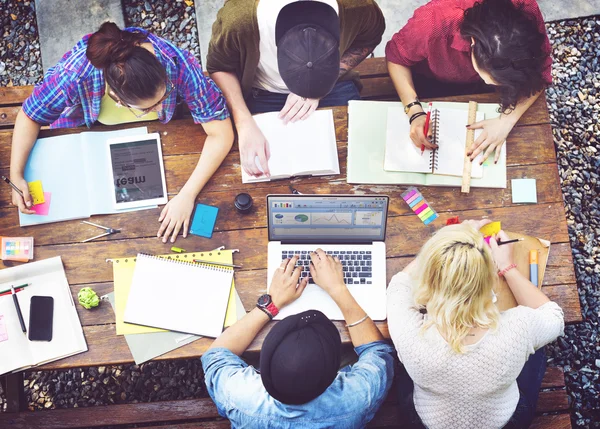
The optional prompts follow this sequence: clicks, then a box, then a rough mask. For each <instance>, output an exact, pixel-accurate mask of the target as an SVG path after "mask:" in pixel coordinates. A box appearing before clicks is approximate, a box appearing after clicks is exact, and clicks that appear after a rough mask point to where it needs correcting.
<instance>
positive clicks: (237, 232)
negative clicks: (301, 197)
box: [0, 94, 581, 411]
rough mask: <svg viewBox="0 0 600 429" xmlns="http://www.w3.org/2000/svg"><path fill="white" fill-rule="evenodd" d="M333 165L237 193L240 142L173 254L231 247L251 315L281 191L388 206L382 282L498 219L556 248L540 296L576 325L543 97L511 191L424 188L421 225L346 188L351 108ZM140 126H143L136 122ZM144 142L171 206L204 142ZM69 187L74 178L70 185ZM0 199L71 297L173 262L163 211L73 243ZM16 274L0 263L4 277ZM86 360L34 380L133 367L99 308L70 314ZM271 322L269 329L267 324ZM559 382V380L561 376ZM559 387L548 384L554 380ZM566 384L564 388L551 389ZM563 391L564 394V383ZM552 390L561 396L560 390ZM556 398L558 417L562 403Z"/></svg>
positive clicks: (154, 128)
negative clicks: (120, 274) (56, 262)
mask: <svg viewBox="0 0 600 429" xmlns="http://www.w3.org/2000/svg"><path fill="white" fill-rule="evenodd" d="M437 100H442V101H468V100H474V101H477V102H480V103H485V102H495V101H496V100H497V98H496V96H495V95H494V94H481V95H472V96H459V97H452V98H451V99H450V98H448V99H444V98H438V99H437ZM333 113H334V119H335V128H336V136H337V142H338V155H339V160H340V169H341V174H340V175H336V176H326V177H310V178H297V179H293V180H282V181H275V182H271V183H269V182H267V183H255V184H242V181H241V174H240V157H239V152H238V147H237V143H236V144H235V145H234V147H233V149H232V151H231V152H230V153H229V154H228V155H227V157H226V159H225V161H224V162H223V165H222V166H221V167H220V168H219V170H218V171H217V173H216V174H215V175H214V177H213V178H212V179H211V180H210V181H209V183H208V184H207V186H206V187H205V189H204V190H203V191H202V192H201V194H200V195H199V198H198V201H199V202H202V203H204V204H210V205H215V206H218V207H219V216H218V219H217V223H216V227H215V233H214V234H213V237H212V239H206V238H201V237H196V236H193V235H190V236H188V238H186V239H183V238H182V237H181V236H179V238H178V239H177V241H176V243H175V244H174V245H175V246H178V247H181V248H183V249H186V251H206V250H211V249H215V248H217V247H219V246H225V247H226V248H228V249H231V248H235V249H239V250H240V252H239V253H237V254H235V263H236V264H241V265H242V266H243V267H242V268H241V269H237V270H236V272H235V284H236V288H237V290H238V292H239V294H240V297H241V299H242V302H243V303H244V307H245V309H246V310H247V311H249V310H250V309H252V308H253V307H254V305H255V303H256V299H257V297H258V296H260V295H261V294H263V293H265V291H266V287H267V240H268V239H267V230H266V224H267V219H266V195H267V194H276V193H289V189H288V184H290V183H291V184H292V185H293V186H294V187H295V188H297V189H298V190H299V191H300V192H302V193H305V194H309V193H315V194H385V195H389V196H390V207H389V217H388V225H387V226H388V228H387V236H386V245H387V278H388V280H389V279H390V278H391V277H392V276H393V275H394V274H395V273H397V272H398V271H399V270H401V269H402V268H403V267H404V266H405V265H407V264H408V262H409V261H410V260H411V259H412V258H413V257H414V256H415V254H416V253H417V252H418V250H419V249H420V247H421V246H422V244H423V243H424V242H425V241H426V240H427V239H428V238H429V237H430V236H431V234H432V233H433V232H434V231H435V230H437V229H438V228H440V227H441V226H443V225H445V221H446V219H448V218H449V217H453V216H459V217H460V219H461V220H464V219H469V218H475V219H478V218H482V217H486V218H490V219H494V220H501V221H502V225H503V227H504V228H505V229H507V230H510V231H515V232H522V233H524V234H527V235H531V236H535V237H540V238H545V239H547V240H550V241H551V242H552V245H551V249H550V256H549V260H548V265H547V269H546V275H545V278H544V281H543V286H542V289H543V291H544V292H545V293H546V294H547V295H548V296H549V297H550V299H552V300H554V301H556V302H557V303H558V304H559V305H560V306H561V307H562V308H563V310H564V313H565V320H566V322H567V323H574V322H578V321H580V320H581V311H580V306H579V298H578V294H577V286H576V280H575V273H574V269H573V261H572V256H571V248H570V245H569V236H568V232H567V222H566V219H565V212H564V205H563V197H562V192H561V188H560V181H559V175H558V169H557V160H556V154H555V150H554V144H553V139H552V131H551V127H550V123H549V117H548V112H547V108H546V100H545V97H544V96H541V97H540V98H539V99H538V100H537V102H536V103H535V104H534V105H533V106H532V107H531V108H530V109H529V110H528V111H527V112H526V113H525V114H524V115H523V117H522V118H521V120H520V121H519V123H518V125H517V126H516V127H515V129H514V130H513V131H512V133H511V134H510V136H509V138H508V142H507V147H508V150H507V165H508V169H507V170H508V171H507V179H508V183H507V188H506V189H481V188H479V189H471V192H470V193H469V194H468V195H464V194H461V193H460V188H442V187H421V188H420V191H421V192H422V194H423V196H424V197H425V198H426V199H427V201H428V202H429V203H430V205H431V206H432V207H433V208H434V209H435V210H436V211H437V212H438V213H439V215H440V218H439V219H438V220H436V221H435V222H434V223H433V224H431V225H428V226H425V225H423V223H422V222H421V221H420V220H419V219H418V218H417V217H416V216H415V215H414V214H413V213H412V211H411V210H410V208H409V207H408V206H407V205H406V203H405V202H404V201H403V200H402V198H401V197H400V194H401V193H402V192H403V191H404V190H405V189H406V186H401V185H397V186H391V185H390V186H382V185H350V184H347V183H346V155H347V136H348V132H347V131H348V123H347V118H348V116H347V108H346V107H335V108H333ZM135 125H136V126H138V125H140V124H135ZM143 125H146V126H147V127H148V130H149V132H159V133H160V134H161V140H162V145H163V157H164V165H165V173H166V180H167V188H168V193H169V197H171V198H172V197H173V196H175V195H176V194H177V192H178V191H179V190H180V189H181V187H182V186H183V185H184V183H185V181H186V180H187V179H188V177H189V176H190V174H191V172H192V170H193V168H194V167H195V165H196V163H197V161H198V157H199V155H200V153H201V151H202V148H203V144H204V141H205V139H206V134H205V133H204V132H203V129H202V127H201V126H200V125H195V124H194V123H193V121H192V119H191V118H186V119H182V120H177V121H172V122H170V123H168V124H161V123H159V122H148V123H143ZM129 126H132V125H131V124H130V125H124V126H119V127H105V126H95V127H94V128H93V129H92V131H104V130H108V129H115V128H125V127H129ZM83 130H84V129H82V128H79V129H64V130H43V131H42V132H41V133H40V137H49V136H56V135H62V134H69V133H78V132H81V131H83ZM11 138H12V130H5V131H2V130H0V174H4V175H8V167H9V159H10V142H11ZM525 177H527V178H535V179H536V180H537V196H538V203H537V204H527V205H524V204H513V203H512V199H511V186H510V184H511V182H510V179H517V178H525ZM73 180H78V178H76V177H74V178H73ZM1 189H2V191H1V192H0V231H2V235H5V236H33V237H34V238H35V256H36V260H41V259H45V258H49V257H53V256H61V257H62V261H63V264H64V267H65V271H66V274H67V279H68V281H69V284H70V287H71V291H72V294H73V296H74V297H75V299H76V295H77V292H78V291H79V290H80V289H81V288H82V287H85V286H90V287H92V288H93V289H94V290H95V291H96V292H97V293H98V294H99V295H103V294H106V293H108V292H111V291H112V290H113V284H112V266H111V263H109V262H105V261H106V259H109V258H118V257H125V256H135V255H136V254H137V253H138V252H140V253H148V254H162V253H169V252H170V247H171V246H172V244H171V243H167V244H163V243H162V242H161V241H160V240H159V239H158V238H157V237H156V233H157V230H158V227H159V223H158V216H159V213H160V210H161V208H157V209H152V210H145V211H138V212H131V213H123V214H115V215H106V216H94V217H93V218H92V221H93V222H96V223H99V224H101V225H105V226H109V227H113V228H120V229H121V233H119V234H115V235H111V236H109V237H106V238H103V239H100V240H96V241H94V242H90V243H81V241H82V240H83V239H85V238H88V237H91V236H92V235H94V233H96V230H95V229H94V228H92V227H90V226H88V225H85V224H82V223H81V221H79V220H74V221H67V222H60V223H53V224H48V225H38V226H31V227H26V228H20V227H19V221H18V215H17V209H16V208H15V207H12V206H11V205H10V192H9V189H8V187H2V188H1ZM240 192H247V193H249V194H250V195H251V196H252V198H253V199H254V208H253V211H252V212H251V213H250V214H246V215H244V214H240V213H238V212H237V211H236V209H235V208H234V206H233V200H234V197H235V196H236V195H237V194H238V193H240ZM9 266H12V264H11V263H9V262H5V263H1V262H0V269H1V268H5V267H9ZM77 309H78V312H79V317H80V320H81V323H82V325H83V327H84V333H85V337H86V340H87V344H88V347H89V351H88V352H86V353H81V354H78V355H75V356H72V357H69V358H66V359H62V360H59V361H56V362H52V363H49V364H47V365H44V366H43V367H40V369H42V370H45V369H46V370H50V369H67V368H76V367H82V366H96V365H97V366H100V365H115V364H123V363H130V362H132V361H133V359H132V356H131V354H130V352H129V349H128V347H127V344H126V342H125V340H124V338H123V337H122V336H117V335H116V333H115V324H114V323H115V318H114V313H113V311H112V309H111V307H110V305H108V304H107V303H102V304H101V305H100V307H99V308H97V309H94V310H91V311H90V310H85V309H83V307H81V306H79V305H78V306H77ZM272 323H274V322H272ZM336 325H337V327H338V329H339V331H340V334H341V336H342V340H343V341H344V342H349V341H350V339H349V336H348V332H347V330H346V329H345V328H344V327H343V324H342V323H341V322H336ZM377 325H378V327H379V328H380V330H381V331H382V333H383V334H384V335H386V336H388V331H387V324H386V322H378V323H377ZM268 330H269V327H267V328H266V329H264V330H263V331H262V332H261V333H260V335H259V336H258V337H257V338H256V339H255V341H253V343H252V344H251V346H250V350H253V351H258V350H260V346H261V343H262V340H263V338H264V336H265V335H266V333H267V332H268ZM211 342H212V339H208V338H203V339H200V340H198V341H195V342H194V343H191V344H189V345H187V346H184V347H181V348H179V349H177V350H174V351H172V352H170V353H168V354H166V355H164V356H161V357H160V358H158V359H179V358H195V357H199V356H201V355H202V354H203V353H204V352H205V351H206V349H207V348H208V347H209V345H210V344H211ZM560 374H561V375H562V371H560ZM558 378H561V377H556V375H555V379H557V380H558ZM556 383H559V384H560V385H561V386H564V380H562V381H560V382H559V381H557V382H556ZM561 383H562V384H561ZM559 387H560V386H559ZM562 392H563V396H564V399H561V400H560V401H561V407H562V410H563V411H564V410H565V409H566V408H568V403H567V404H566V405H565V401H566V395H564V391H562Z"/></svg>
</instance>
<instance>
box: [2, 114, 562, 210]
mask: <svg viewBox="0 0 600 429" xmlns="http://www.w3.org/2000/svg"><path fill="white" fill-rule="evenodd" d="M333 112H334V118H335V126H336V137H337V140H338V154H339V160H340V164H342V165H343V166H344V168H345V165H346V151H347V144H346V142H347V140H348V130H347V110H346V108H341V107H336V108H334V109H333ZM139 125H140V126H141V125H145V126H147V127H148V131H149V132H158V133H160V134H161V143H162V150H163V156H164V157H165V159H167V158H169V157H170V156H178V155H187V156H189V157H190V166H189V167H188V170H189V168H193V167H194V166H195V164H196V162H197V161H198V157H199V155H200V152H201V151H202V149H203V148H204V142H205V140H206V134H205V133H204V130H203V129H202V127H201V126H199V125H195V124H194V123H193V121H192V120H191V118H190V119H180V120H177V121H171V122H169V123H168V124H160V123H157V122H144V123H140V124H139ZM131 126H132V124H124V125H118V126H114V127H106V126H103V125H101V126H94V127H93V128H92V131H107V130H114V129H122V128H130V127H131ZM81 131H87V129H86V128H84V127H79V128H72V129H60V130H50V129H48V130H43V131H42V132H41V133H40V137H53V136H57V135H64V134H73V133H79V132H81ZM11 141H12V131H1V130H0V171H2V172H3V174H8V167H9V165H10V149H11ZM532 141H534V142H536V150H535V151H532V150H531V142H532ZM507 147H508V154H507V165H508V166H519V165H530V164H549V163H556V153H555V149H554V143H553V140H552V128H551V127H550V125H549V124H541V125H535V126H533V125H532V126H522V127H521V126H518V127H515V128H514V129H513V131H512V132H511V134H510V135H509V136H508V141H507ZM239 164H240V161H239V152H238V146H237V141H236V142H235V143H234V146H233V148H232V150H231V153H230V154H229V155H228V157H227V158H226V159H225V161H224V166H223V167H221V168H222V169H223V174H227V175H230V174H231V175H233V176H235V180H234V181H233V182H232V183H231V184H234V185H238V186H240V185H241V173H240V169H239ZM165 168H166V167H165ZM167 170H168V169H167ZM186 174H187V175H188V177H189V173H188V171H187V170H186ZM338 177H339V178H340V180H343V179H344V175H342V176H338ZM182 180H187V177H185V178H183V179H182ZM267 185H268V183H262V184H255V186H259V187H260V186H262V187H264V186H267ZM169 186H171V184H169ZM178 186H183V183H181V184H179V185H178ZM5 201H7V198H6V197H4V198H3V199H2V200H0V206H1V205H2V204H4V203H5Z"/></svg>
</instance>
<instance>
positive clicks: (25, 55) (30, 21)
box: [0, 0, 42, 86]
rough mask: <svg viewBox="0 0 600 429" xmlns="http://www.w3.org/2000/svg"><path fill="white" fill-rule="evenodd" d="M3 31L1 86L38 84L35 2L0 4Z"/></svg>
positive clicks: (39, 66)
mask: <svg viewBox="0 0 600 429" xmlns="http://www.w3.org/2000/svg"><path fill="white" fill-rule="evenodd" d="M0 28H1V29H2V43H1V44H0V86H13V85H14V86H20V85H21V86H22V85H33V84H34V83H37V82H39V81H40V79H41V77H42V60H41V57H40V43H39V39H38V32H37V23H36V21H35V3H34V2H33V0H32V1H15V0H0Z"/></svg>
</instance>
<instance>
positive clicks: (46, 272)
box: [0, 256, 87, 375]
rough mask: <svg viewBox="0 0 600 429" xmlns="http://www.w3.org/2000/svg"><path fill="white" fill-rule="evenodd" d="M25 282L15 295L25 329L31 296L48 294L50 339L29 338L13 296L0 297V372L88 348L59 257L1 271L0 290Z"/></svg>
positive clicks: (36, 364)
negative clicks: (50, 325)
mask: <svg viewBox="0 0 600 429" xmlns="http://www.w3.org/2000/svg"><path fill="white" fill-rule="evenodd" d="M24 283H29V284H30V286H28V287H26V288H24V289H23V290H22V291H21V292H17V298H18V300H19V306H20V307H21V311H22V313H23V319H24V321H25V325H26V326H27V328H28V331H27V332H29V310H30V302H31V297H32V296H50V297H52V298H53V300H54V304H53V305H54V310H53V318H52V340H51V341H29V339H28V337H27V334H24V333H23V331H22V330H21V325H20V323H19V319H18V316H17V312H16V309H15V304H14V302H13V298H12V296H11V295H4V296H1V297H0V325H2V326H0V337H2V338H0V375H2V374H4V373H7V372H11V371H20V370H24V369H27V368H31V367H35V366H38V365H43V364H45V363H48V362H52V361H55V360H58V359H62V358H65V357H67V356H72V355H75V354H77V353H81V352H85V351H87V345H86V342H85V337H84V336H83V328H82V327H81V323H80V322H79V316H78V315H77V308H76V307H75V302H74V301H73V296H72V295H71V289H70V288H69V283H68V282H67V277H66V275H65V270H64V268H63V264H62V260H61V258H60V256H56V257H54V258H50V259H44V260H41V261H36V262H30V263H28V264H23V265H19V266H16V267H12V268H6V269H4V270H0V290H5V289H6V288H8V287H10V286H11V285H13V286H17V285H21V284H24ZM1 334H4V335H1Z"/></svg>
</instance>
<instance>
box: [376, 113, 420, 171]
mask: <svg viewBox="0 0 600 429" xmlns="http://www.w3.org/2000/svg"><path fill="white" fill-rule="evenodd" d="M383 169H384V170H389V171H410V172H414V173H431V151H430V150H428V149H425V151H424V152H423V155H421V148H418V147H417V146H415V144H414V143H413V141H412V140H411V138H410V124H409V123H408V117H407V116H406V114H405V113H404V109H402V108H401V107H400V106H390V107H389V108H388V111H387V127H386V138H385V158H384V163H383Z"/></svg>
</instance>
